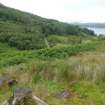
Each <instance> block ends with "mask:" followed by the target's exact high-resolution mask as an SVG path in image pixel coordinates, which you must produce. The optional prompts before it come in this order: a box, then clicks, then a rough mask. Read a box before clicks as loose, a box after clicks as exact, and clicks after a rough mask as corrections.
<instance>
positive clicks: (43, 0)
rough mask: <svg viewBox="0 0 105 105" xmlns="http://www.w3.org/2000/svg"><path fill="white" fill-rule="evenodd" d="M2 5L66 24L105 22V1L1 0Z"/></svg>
mask: <svg viewBox="0 0 105 105" xmlns="http://www.w3.org/2000/svg"><path fill="white" fill-rule="evenodd" d="M0 3H3V4H4V5H7V6H9V7H13V8H16V9H19V10H23V11H27V12H30V13H33V14H36V15H39V16H42V17H45V18H51V19H57V20H60V21H64V22H69V23H70V22H105V0H0Z"/></svg>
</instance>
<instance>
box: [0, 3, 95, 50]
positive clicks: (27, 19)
mask: <svg viewBox="0 0 105 105" xmlns="http://www.w3.org/2000/svg"><path fill="white" fill-rule="evenodd" d="M52 34H53V35H66V36H68V35H83V36H84V35H85V36H86V35H94V32H93V31H90V30H88V29H82V28H80V27H78V26H73V25H70V24H67V23H63V22H59V21H57V20H52V19H45V18H42V17H40V16H37V15H33V14H30V13H26V12H21V11H19V10H16V9H13V8H9V7H6V6H4V5H2V4H0V41H1V42H6V43H8V44H9V45H10V46H14V47H16V48H18V49H22V50H24V49H39V48H44V47H46V43H45V40H44V39H45V37H47V36H49V35H52Z"/></svg>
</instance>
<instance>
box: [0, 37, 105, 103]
mask: <svg viewBox="0 0 105 105" xmlns="http://www.w3.org/2000/svg"><path fill="white" fill-rule="evenodd" d="M0 46H1V47H0V75H1V76H6V75H9V76H10V77H13V78H15V79H16V80H18V85H17V87H30V88H32V89H33V94H35V95H37V96H39V97H40V98H41V99H43V100H45V101H46V102H48V103H49V104H50V105H105V99H104V97H105V90H104V87H105V59H104V58H105V49H104V48H105V44H104V40H102V39H98V38H94V39H93V38H92V39H90V40H84V41H83V42H82V43H80V44H74V45H72V44H68V43H66V45H62V44H60V45H56V46H54V47H51V48H48V49H41V50H37V51H35V50H29V51H28V50H24V51H20V50H17V49H16V48H11V47H9V46H8V45H7V44H3V43H0ZM0 90H1V91H0V102H3V101H5V100H6V99H8V98H9V97H10V96H11V94H12V89H11V88H8V86H7V84H4V87H3V88H1V89H0ZM64 91H67V92H68V93H70V95H69V96H68V97H67V98H65V99H62V98H59V97H58V95H59V94H62V92H64Z"/></svg>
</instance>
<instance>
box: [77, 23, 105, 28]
mask: <svg viewBox="0 0 105 105" xmlns="http://www.w3.org/2000/svg"><path fill="white" fill-rule="evenodd" d="M75 25H79V26H82V27H92V28H93V27H95V28H105V23H75Z"/></svg>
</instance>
